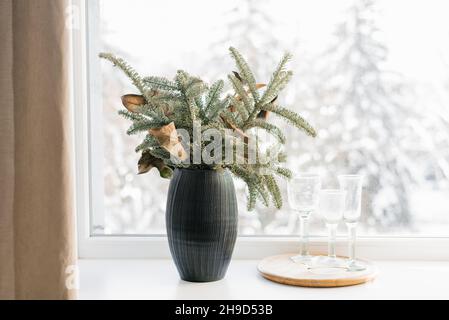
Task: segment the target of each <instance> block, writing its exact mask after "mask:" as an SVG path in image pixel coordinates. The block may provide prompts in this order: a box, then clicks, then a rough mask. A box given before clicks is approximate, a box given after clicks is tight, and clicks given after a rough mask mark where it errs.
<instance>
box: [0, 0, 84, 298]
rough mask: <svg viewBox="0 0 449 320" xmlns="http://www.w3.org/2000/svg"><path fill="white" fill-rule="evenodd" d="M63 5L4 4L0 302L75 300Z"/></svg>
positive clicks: (60, 1)
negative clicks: (71, 280)
mask: <svg viewBox="0 0 449 320" xmlns="http://www.w3.org/2000/svg"><path fill="white" fill-rule="evenodd" d="M67 4H68V3H67V1H66V0H0V93H1V96H0V97H1V100H0V299H70V298H74V297H75V295H76V291H75V290H73V289H72V286H70V285H69V286H67V285H66V284H70V281H68V278H70V274H67V273H66V272H68V271H73V268H70V266H73V265H75V263H76V256H75V252H76V250H75V242H74V238H75V232H74V231H75V230H74V229H75V221H74V210H73V197H72V191H73V190H72V175H71V173H72V166H71V155H70V153H71V139H70V138H71V137H70V128H71V123H70V104H69V62H70V60H69V58H70V55H69V46H68V44H69V42H68V40H69V29H68V28H66V26H65V18H66V17H65V12H66V9H67Z"/></svg>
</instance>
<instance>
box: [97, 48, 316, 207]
mask: <svg viewBox="0 0 449 320" xmlns="http://www.w3.org/2000/svg"><path fill="white" fill-rule="evenodd" d="M230 53H231V56H232V58H233V59H234V60H235V62H236V66H237V68H238V72H236V71H234V72H232V74H230V75H229V76H228V79H229V82H230V84H231V85H232V92H230V93H228V94H224V93H223V90H224V86H225V83H224V81H223V80H219V81H217V82H215V83H213V84H212V85H210V86H209V85H208V84H206V83H205V82H203V81H202V80H201V79H200V78H197V77H194V76H191V75H190V74H188V73H187V72H185V71H178V72H177V74H176V76H175V78H174V80H173V81H171V80H168V79H166V78H162V77H154V76H151V77H141V76H140V75H139V74H138V73H137V72H136V71H135V70H134V69H133V68H132V67H130V66H129V65H128V64H127V63H126V62H125V61H124V60H122V59H120V58H117V57H115V56H114V55H112V54H108V53H102V54H100V57H101V58H104V59H106V60H109V61H110V62H112V63H113V64H114V65H115V66H117V67H119V68H120V69H121V70H122V71H123V72H124V73H125V74H126V75H127V76H128V77H129V79H130V80H131V81H132V83H133V84H134V86H135V87H136V88H137V90H138V91H139V94H129V95H125V96H123V97H122V102H123V105H124V106H125V107H126V110H121V111H119V114H120V115H122V116H123V117H125V118H126V119H129V120H131V121H132V125H131V127H130V128H129V130H128V132H127V133H128V134H129V135H133V134H138V133H142V132H144V133H146V136H145V138H144V139H143V141H142V143H141V144H140V145H139V146H138V147H137V148H136V152H139V153H141V154H142V155H141V158H140V160H139V162H138V167H139V174H143V173H146V172H149V171H150V170H151V169H152V168H156V169H157V170H159V173H160V175H161V177H163V178H170V177H171V175H172V173H173V170H174V169H175V168H189V169H202V170H205V169H206V170H224V169H228V170H229V171H230V172H231V173H233V174H234V175H235V176H236V177H238V178H241V179H243V180H244V181H245V183H246V184H247V185H248V210H253V209H254V207H255V204H256V200H257V199H259V200H261V201H262V203H264V205H266V206H269V203H270V201H271V202H272V203H273V204H274V205H275V207H277V208H281V207H282V195H281V192H280V190H279V186H278V183H277V181H276V178H275V177H276V176H278V177H282V178H286V179H289V178H291V176H292V173H291V171H290V170H289V169H288V168H285V167H283V166H282V163H283V162H285V159H286V157H285V154H284V153H283V151H282V150H281V149H280V148H278V147H277V146H279V145H283V144H285V141H286V138H285V135H284V134H283V132H282V130H281V129H279V128H278V127H277V126H275V125H273V124H271V123H269V122H268V118H269V114H274V115H276V116H279V117H281V118H283V119H285V120H286V121H287V122H288V123H290V124H291V125H293V126H295V127H297V128H298V129H300V130H303V131H304V132H305V133H307V134H308V135H310V136H313V137H315V135H316V133H315V130H314V129H313V128H312V126H311V125H310V124H308V123H307V121H305V120H304V119H303V118H302V117H301V116H300V115H298V114H297V113H295V112H293V111H291V110H288V109H286V108H284V107H282V106H280V105H279V104H278V103H277V100H278V99H277V97H278V95H279V93H280V91H281V90H283V89H284V88H285V86H286V85H287V83H288V82H289V81H290V79H291V77H292V72H291V71H289V70H286V64H287V62H288V61H289V60H290V58H291V56H290V54H285V56H284V57H283V58H282V60H281V61H280V63H279V65H278V66H277V68H276V70H275V71H274V73H273V76H272V77H271V80H270V82H269V83H268V84H267V85H265V84H260V83H257V82H256V80H255V77H254V74H253V72H252V71H251V69H250V68H249V66H248V63H247V62H246V61H245V59H244V58H243V57H242V55H241V54H240V53H239V52H238V51H237V50H236V49H234V48H230ZM262 88H264V89H265V90H264V91H263V92H261V91H260V90H261V89H262ZM259 129H260V130H263V131H266V132H268V133H269V134H270V135H272V136H273V137H274V138H275V139H276V141H277V142H278V143H275V144H273V146H272V147H271V148H268V149H267V150H265V151H262V150H261V149H262V148H260V147H259V142H258V139H257V138H258V135H259V133H260V131H259ZM211 131H212V134H210V132H211ZM207 133H209V134H207ZM205 135H207V136H208V138H206V139H195V137H198V136H199V137H203V138H204V136H205ZM191 136H193V137H194V139H193V141H190V137H191ZM212 137H213V138H214V139H212ZM212 140H213V141H212ZM217 142H219V143H218V144H217ZM211 146H213V148H211ZM229 146H230V148H229ZM226 147H228V148H226ZM206 155H208V156H209V158H208V159H207V161H206ZM211 159H212V161H211Z"/></svg>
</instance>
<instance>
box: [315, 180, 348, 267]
mask: <svg viewBox="0 0 449 320" xmlns="http://www.w3.org/2000/svg"><path fill="white" fill-rule="evenodd" d="M345 196H346V192H345V191H342V190H340V189H326V190H321V192H320V197H319V210H320V214H321V215H322V216H323V218H324V221H325V222H326V226H327V228H328V230H329V243H328V255H327V257H317V258H316V259H315V261H314V263H313V267H315V268H320V267H328V268H344V267H345V266H346V264H345V261H344V260H343V259H341V258H337V253H336V241H337V227H338V223H339V222H340V221H341V220H342V219H343V212H344V209H345Z"/></svg>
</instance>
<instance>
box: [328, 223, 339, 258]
mask: <svg viewBox="0 0 449 320" xmlns="http://www.w3.org/2000/svg"><path fill="white" fill-rule="evenodd" d="M337 226H338V224H336V223H332V224H331V223H329V224H328V225H327V228H328V229H329V244H328V256H329V258H337V251H336V248H335V243H336V241H337Z"/></svg>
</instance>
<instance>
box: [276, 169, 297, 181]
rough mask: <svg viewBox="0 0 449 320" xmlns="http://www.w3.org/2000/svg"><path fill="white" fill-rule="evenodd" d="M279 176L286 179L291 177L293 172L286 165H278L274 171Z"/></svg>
mask: <svg viewBox="0 0 449 320" xmlns="http://www.w3.org/2000/svg"><path fill="white" fill-rule="evenodd" d="M274 172H275V173H276V174H277V175H278V176H280V177H282V178H285V179H291V178H292V176H293V172H292V171H291V170H290V169H288V168H284V167H277V168H276V169H275V171H274Z"/></svg>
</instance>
